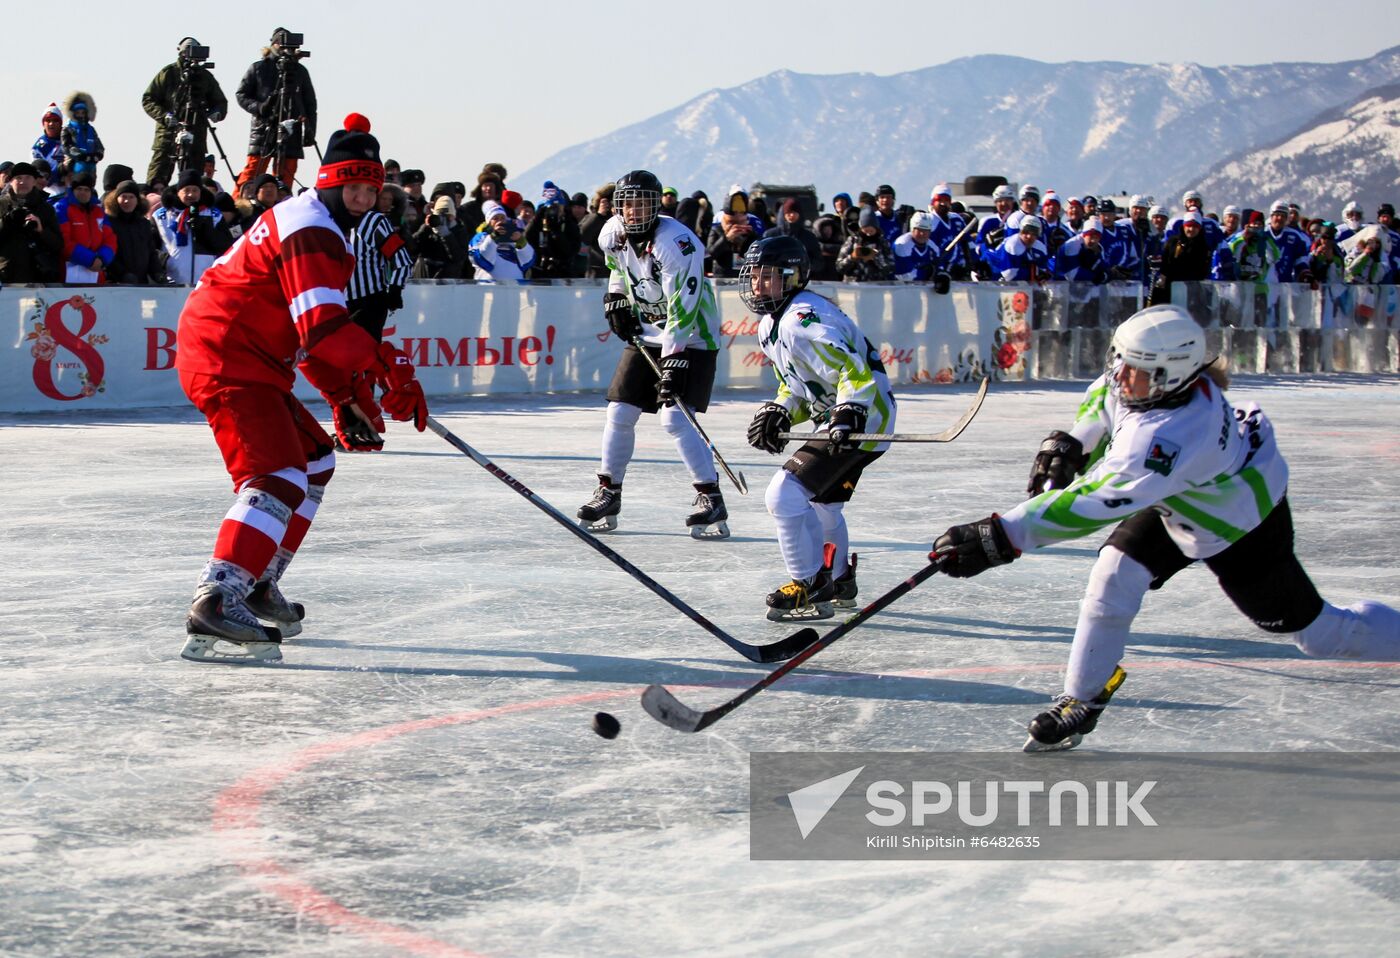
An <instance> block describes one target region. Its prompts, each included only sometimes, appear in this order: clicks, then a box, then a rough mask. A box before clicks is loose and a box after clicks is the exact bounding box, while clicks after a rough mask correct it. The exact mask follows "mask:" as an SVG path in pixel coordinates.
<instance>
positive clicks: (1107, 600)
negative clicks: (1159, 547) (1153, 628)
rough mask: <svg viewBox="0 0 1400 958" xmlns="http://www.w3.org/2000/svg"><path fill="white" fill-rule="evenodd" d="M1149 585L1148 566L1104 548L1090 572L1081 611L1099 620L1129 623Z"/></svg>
mask: <svg viewBox="0 0 1400 958" xmlns="http://www.w3.org/2000/svg"><path fill="white" fill-rule="evenodd" d="M1151 584H1152V573H1151V571H1149V570H1148V568H1147V566H1145V565H1143V564H1142V563H1141V562H1138V561H1137V560H1136V559H1133V558H1131V557H1129V556H1127V555H1125V554H1124V553H1123V552H1121V551H1119V550H1118V549H1117V548H1116V547H1115V546H1104V548H1103V549H1102V550H1100V552H1099V558H1098V560H1097V561H1096V562H1095V563H1094V568H1093V571H1091V572H1090V573H1089V585H1088V587H1087V588H1086V589H1085V590H1084V599H1083V601H1082V602H1081V605H1080V608H1081V611H1082V612H1083V613H1084V614H1086V615H1090V616H1092V617H1093V618H1095V619H1097V620H1099V621H1104V622H1117V623H1120V624H1131V623H1132V621H1133V618H1134V617H1135V616H1136V615H1137V614H1138V610H1139V609H1140V608H1142V597H1143V596H1144V595H1146V594H1147V589H1148V586H1150V585H1151Z"/></svg>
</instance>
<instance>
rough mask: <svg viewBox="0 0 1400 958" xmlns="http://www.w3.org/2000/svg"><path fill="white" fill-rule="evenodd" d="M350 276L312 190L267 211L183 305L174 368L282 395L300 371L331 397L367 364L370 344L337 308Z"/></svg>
mask: <svg viewBox="0 0 1400 958" xmlns="http://www.w3.org/2000/svg"><path fill="white" fill-rule="evenodd" d="M354 268H355V258H354V256H352V255H351V252H350V247H349V244H348V243H347V242H346V239H345V234H343V233H342V232H341V231H340V227H338V226H336V224H335V221H334V220H333V219H331V215H330V212H329V211H328V210H327V209H326V207H325V205H324V204H322V203H321V201H320V200H319V199H318V198H317V196H316V192H315V191H314V190H307V191H306V192H305V193H302V194H301V195H300V196H298V197H296V198H295V199H290V200H287V201H285V202H282V203H279V204H277V205H276V206H274V207H273V208H272V209H270V210H268V211H267V212H266V213H264V214H263V215H262V216H260V217H258V220H257V222H256V223H254V224H253V226H252V228H251V229H248V230H246V231H244V233H243V235H242V236H240V237H239V238H238V241H237V242H236V243H234V244H233V246H232V247H231V248H230V249H229V251H228V252H227V253H225V254H224V255H223V256H221V257H219V259H217V260H216V261H215V262H214V265H213V266H210V267H209V269H208V270H206V271H205V273H204V275H203V276H202V277H200V280H199V283H198V285H196V286H195V288H194V290H193V292H191V293H190V296H189V299H187V300H186V301H185V308H184V309H183V310H182V311H181V312H180V324H179V329H178V331H177V333H176V357H175V366H176V368H178V369H179V370H180V371H182V372H186V373H204V374H207V375H214V376H221V377H224V378H227V379H231V380H239V381H242V382H265V383H272V384H274V385H278V386H281V387H283V388H284V389H291V387H292V384H293V382H295V381H296V366H297V365H298V364H301V363H306V364H307V366H310V367H311V368H312V369H313V370H314V371H315V373H316V374H315V375H313V376H309V377H308V378H311V379H312V382H313V385H316V386H318V387H320V388H321V389H322V390H323V391H333V390H334V389H336V388H337V387H339V386H340V385H342V384H343V383H344V382H348V380H349V376H350V374H352V373H355V372H358V371H360V370H363V369H367V368H369V367H370V365H371V364H372V363H373V362H375V359H376V357H377V352H376V343H375V342H374V339H373V338H372V337H371V336H370V335H369V334H368V333H366V332H365V331H364V330H363V329H361V328H360V327H359V326H357V325H355V324H354V323H353V322H351V321H350V314H349V313H348V312H347V311H346V308H345V284H346V283H347V282H348V281H349V279H350V274H351V272H352V271H353V270H354ZM303 368H306V367H303Z"/></svg>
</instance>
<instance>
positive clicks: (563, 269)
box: [525, 203, 583, 279]
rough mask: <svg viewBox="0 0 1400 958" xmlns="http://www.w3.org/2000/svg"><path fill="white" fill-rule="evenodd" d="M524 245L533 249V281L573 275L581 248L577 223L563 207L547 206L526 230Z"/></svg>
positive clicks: (536, 215)
mask: <svg viewBox="0 0 1400 958" xmlns="http://www.w3.org/2000/svg"><path fill="white" fill-rule="evenodd" d="M525 242H527V243H529V244H530V246H532V247H533V248H534V249H535V265H534V272H533V273H531V274H530V275H531V276H532V277H533V278H535V279H567V278H568V277H570V276H573V275H574V259H575V257H577V255H578V250H579V246H580V244H581V243H582V242H583V241H582V239H581V238H580V236H579V229H578V221H577V220H575V219H574V216H573V214H572V213H570V212H569V207H568V206H567V205H565V204H563V203H546V204H545V205H543V206H541V207H540V208H539V209H537V210H536V211H535V218H534V219H532V220H530V225H529V226H527V227H526V228H525Z"/></svg>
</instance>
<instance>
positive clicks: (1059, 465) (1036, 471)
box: [1026, 429, 1089, 496]
mask: <svg viewBox="0 0 1400 958" xmlns="http://www.w3.org/2000/svg"><path fill="white" fill-rule="evenodd" d="M1088 461H1089V457H1088V456H1087V455H1086V454H1085V452H1084V444H1083V443H1081V442H1080V441H1079V440H1078V439H1075V438H1074V437H1073V436H1071V435H1070V434H1069V433H1067V432H1060V430H1058V429H1056V430H1055V431H1054V432H1052V433H1051V434H1050V435H1049V436H1047V437H1046V438H1045V441H1044V442H1042V443H1041V444H1040V451H1039V452H1037V453H1036V454H1035V462H1034V463H1032V464H1031V478H1030V481H1029V482H1028V483H1026V495H1028V496H1038V495H1040V494H1041V493H1042V492H1044V491H1045V490H1047V489H1063V488H1064V487H1065V486H1067V485H1069V484H1070V483H1071V482H1073V481H1074V477H1075V476H1077V475H1079V473H1080V472H1081V471H1082V470H1083V469H1084V464H1085V463H1086V462H1088Z"/></svg>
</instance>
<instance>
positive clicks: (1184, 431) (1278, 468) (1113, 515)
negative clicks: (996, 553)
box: [1002, 375, 1288, 559]
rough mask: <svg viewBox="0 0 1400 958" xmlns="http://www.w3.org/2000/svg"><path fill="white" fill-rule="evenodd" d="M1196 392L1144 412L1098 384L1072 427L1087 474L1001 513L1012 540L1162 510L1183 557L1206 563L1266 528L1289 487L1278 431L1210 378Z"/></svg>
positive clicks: (1075, 532)
mask: <svg viewBox="0 0 1400 958" xmlns="http://www.w3.org/2000/svg"><path fill="white" fill-rule="evenodd" d="M1190 389H1191V398H1190V400H1189V401H1188V402H1187V403H1186V404H1185V405H1182V406H1177V407H1176V408H1172V409H1167V408H1163V407H1160V406H1159V407H1156V408H1153V409H1145V410H1141V411H1138V410H1133V409H1128V408H1126V407H1124V406H1122V405H1120V404H1119V403H1118V401H1117V397H1116V395H1115V393H1114V390H1113V389H1111V388H1110V384H1109V381H1108V377H1107V375H1104V376H1100V377H1099V378H1098V379H1096V380H1095V381H1094V383H1093V385H1091V386H1090V387H1089V389H1088V391H1087V392H1086V393H1085V395H1084V402H1083V403H1082V404H1081V405H1080V407H1079V415H1078V417H1077V418H1076V419H1075V423H1074V426H1073V428H1071V430H1070V433H1071V434H1072V435H1073V436H1074V437H1075V438H1076V439H1078V440H1079V441H1080V442H1081V443H1083V444H1084V448H1085V449H1086V450H1092V454H1091V457H1090V460H1089V466H1088V468H1087V471H1086V472H1085V473H1084V474H1083V475H1081V476H1080V477H1079V478H1078V479H1076V480H1075V481H1074V482H1073V483H1071V484H1070V485H1069V486H1068V487H1066V488H1064V489H1058V490H1052V491H1050V492H1046V493H1043V494H1041V495H1038V496H1036V497H1034V498H1032V499H1029V500H1027V501H1026V502H1023V503H1021V504H1020V505H1019V506H1017V507H1016V508H1015V509H1012V510H1011V511H1010V512H1009V513H1007V514H1006V515H1004V516H1002V523H1003V525H1004V526H1005V527H1006V533H1007V536H1008V538H1010V540H1011V544H1012V545H1014V546H1015V547H1016V548H1018V549H1021V550H1023V551H1028V550H1031V549H1038V548H1041V547H1042V546H1047V545H1052V544H1054V543H1057V542H1061V541H1063V540H1065V539H1076V538H1079V537H1080V536H1086V535H1089V534H1091V533H1093V532H1096V531H1098V530H1099V529H1102V528H1104V527H1106V526H1110V525H1113V524H1115V523H1118V522H1121V521H1123V520H1124V519H1127V518H1128V517H1129V516H1131V515H1133V514H1134V513H1137V512H1140V511H1142V510H1143V509H1155V510H1156V511H1157V512H1158V513H1160V514H1161V515H1162V519H1163V522H1164V523H1165V525H1166V528H1167V533H1168V534H1169V535H1170V536H1171V538H1172V541H1173V542H1175V543H1176V545H1177V547H1178V548H1180V549H1181V551H1182V553H1183V554H1184V555H1186V556H1187V557H1189V558H1192V559H1207V558H1209V557H1211V556H1213V555H1216V554H1218V553H1220V552H1223V551H1224V550H1225V549H1226V548H1227V547H1228V546H1229V545H1230V544H1231V543H1233V542H1236V541H1237V540H1239V539H1241V538H1243V536H1244V535H1245V534H1246V533H1247V532H1249V531H1250V530H1252V529H1254V528H1255V527H1256V526H1257V525H1259V523H1261V522H1263V521H1264V518H1265V517H1266V516H1268V514H1269V513H1270V512H1271V511H1272V510H1273V508H1274V506H1276V505H1277V504H1278V502H1279V500H1280V499H1282V498H1283V495H1284V492H1285V491H1286V490H1287V487H1288V464H1287V463H1286V462H1284V459H1283V456H1282V455H1281V454H1280V453H1279V450H1278V446H1277V445H1276V444H1275V443H1274V429H1273V425H1272V424H1271V423H1270V422H1269V420H1268V418H1267V417H1266V416H1265V415H1264V413H1263V412H1261V411H1260V409H1259V407H1258V406H1256V405H1254V404H1253V403H1251V404H1249V405H1247V406H1243V407H1241V408H1240V409H1235V408H1233V407H1232V406H1231V405H1230V401H1229V400H1228V399H1226V398H1225V394H1224V393H1223V392H1222V391H1221V390H1220V388H1219V387H1218V386H1216V385H1215V383H1213V382H1211V380H1210V379H1209V378H1208V377H1206V376H1201V377H1200V378H1199V379H1197V380H1196V382H1195V383H1193V384H1192V386H1191V387H1190Z"/></svg>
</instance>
